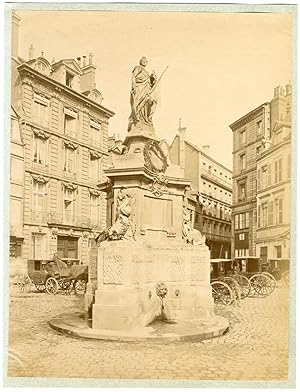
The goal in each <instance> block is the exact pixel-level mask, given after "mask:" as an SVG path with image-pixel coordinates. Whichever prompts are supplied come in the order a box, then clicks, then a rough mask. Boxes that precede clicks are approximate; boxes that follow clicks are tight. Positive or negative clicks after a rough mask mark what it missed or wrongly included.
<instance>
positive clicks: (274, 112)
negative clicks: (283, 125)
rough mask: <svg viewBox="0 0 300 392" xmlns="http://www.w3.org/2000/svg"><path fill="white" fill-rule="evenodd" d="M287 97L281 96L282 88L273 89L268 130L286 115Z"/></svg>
mask: <svg viewBox="0 0 300 392" xmlns="http://www.w3.org/2000/svg"><path fill="white" fill-rule="evenodd" d="M286 104H287V97H286V96H284V94H283V88H282V87H281V86H277V87H275V89H274V97H273V99H272V100H271V103H270V119H271V124H270V129H273V128H274V125H275V123H276V121H281V120H283V118H284V116H285V115H286Z"/></svg>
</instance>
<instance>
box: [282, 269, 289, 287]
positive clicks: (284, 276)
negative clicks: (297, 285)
mask: <svg viewBox="0 0 300 392" xmlns="http://www.w3.org/2000/svg"><path fill="white" fill-rule="evenodd" d="M281 282H282V284H283V286H289V285H290V271H285V272H284V273H283V274H282V276H281Z"/></svg>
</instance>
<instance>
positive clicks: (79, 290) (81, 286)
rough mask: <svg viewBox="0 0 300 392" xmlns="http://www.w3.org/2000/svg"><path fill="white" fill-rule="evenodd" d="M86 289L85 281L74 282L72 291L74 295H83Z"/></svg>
mask: <svg viewBox="0 0 300 392" xmlns="http://www.w3.org/2000/svg"><path fill="white" fill-rule="evenodd" d="M85 288H86V282H85V280H75V282H74V290H75V293H76V294H84V293H85Z"/></svg>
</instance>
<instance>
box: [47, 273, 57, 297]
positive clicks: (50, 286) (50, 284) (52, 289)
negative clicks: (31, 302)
mask: <svg viewBox="0 0 300 392" xmlns="http://www.w3.org/2000/svg"><path fill="white" fill-rule="evenodd" d="M46 291H47V293H48V294H52V295H55V294H56V293H57V292H58V282H57V280H56V279H55V278H52V277H50V278H48V279H47V280H46Z"/></svg>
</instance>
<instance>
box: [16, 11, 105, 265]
mask: <svg viewBox="0 0 300 392" xmlns="http://www.w3.org/2000/svg"><path fill="white" fill-rule="evenodd" d="M18 24H19V18H18V17H17V16H16V15H15V14H14V15H13V42H12V103H13V106H14V108H15V110H16V112H17V113H18V116H19V117H20V119H19V122H20V132H21V135H22V141H23V143H24V163H25V171H24V185H23V186H24V202H23V204H24V205H23V213H22V216H23V236H24V242H23V249H22V257H23V259H24V260H26V259H44V258H46V259H47V258H52V256H53V254H54V253H56V252H57V253H58V255H59V257H61V258H63V259H80V260H81V262H82V263H86V262H87V251H88V242H89V239H92V238H94V236H95V235H96V234H97V233H98V232H99V231H100V230H101V229H103V228H105V227H106V200H105V195H104V194H102V192H100V191H99V189H98V187H97V185H98V183H100V182H103V179H104V172H103V170H104V169H105V168H106V164H107V156H108V130H107V128H108V122H109V118H110V117H111V116H112V115H113V112H112V111H111V110H109V109H107V108H105V107H104V106H102V95H101V93H100V92H99V91H98V90H97V89H96V87H95V72H96V67H95V65H94V64H93V61H92V60H93V59H92V57H93V56H92V54H90V55H89V58H88V60H87V58H86V56H83V58H77V59H76V60H74V59H64V60H60V61H55V60H53V61H52V62H51V63H50V62H49V61H48V60H47V59H46V58H45V56H44V55H43V53H42V54H41V55H40V56H38V57H35V56H34V50H33V47H31V48H30V49H29V60H28V61H26V60H24V59H22V58H20V57H19V56H18V42H17V38H18V28H19V26H18ZM16 170H17V172H18V173H20V175H21V171H22V169H21V167H18V169H16Z"/></svg>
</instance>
